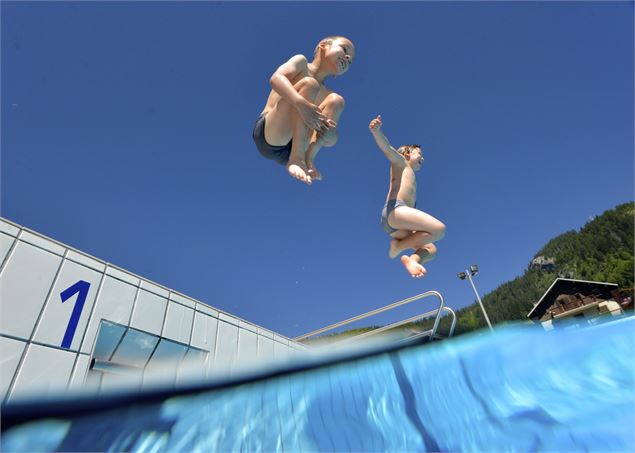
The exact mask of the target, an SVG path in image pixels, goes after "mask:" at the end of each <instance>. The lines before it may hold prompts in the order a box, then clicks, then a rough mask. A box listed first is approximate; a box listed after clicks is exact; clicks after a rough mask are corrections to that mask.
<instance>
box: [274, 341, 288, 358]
mask: <svg viewBox="0 0 635 453" xmlns="http://www.w3.org/2000/svg"><path fill="white" fill-rule="evenodd" d="M288 355H289V345H286V344H282V343H280V342H278V341H274V342H273V356H274V357H275V358H276V359H283V358H285V357H287V356H288Z"/></svg>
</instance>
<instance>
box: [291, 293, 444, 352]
mask: <svg viewBox="0 0 635 453" xmlns="http://www.w3.org/2000/svg"><path fill="white" fill-rule="evenodd" d="M429 296H436V297H437V298H438V299H439V306H438V307H437V308H436V309H434V310H431V311H428V312H425V313H422V314H419V315H415V316H413V317H411V318H408V319H404V320H402V321H397V322H394V323H392V324H389V325H387V326H383V327H379V328H377V329H373V330H371V331H369V332H364V333H361V334H359V335H355V336H353V337H349V338H345V339H343V340H339V341H338V342H340V343H341V342H348V341H357V340H360V339H362V338H366V337H369V336H371V335H376V334H378V333H381V332H385V331H387V330H390V329H394V328H396V327H399V326H402V325H404V324H408V323H411V322H415V321H417V320H420V319H424V318H427V317H428V316H431V315H435V318H434V324H433V325H432V329H431V330H426V331H425V332H420V333H418V334H416V335H413V336H411V337H408V338H406V339H404V340H413V339H415V338H419V337H422V336H425V335H429V336H430V339H434V337H435V335H436V332H437V328H438V327H439V321H440V319H441V315H442V314H443V312H448V313H450V315H451V316H452V325H451V327H450V332H449V334H448V337H451V336H452V334H453V333H454V327H455V326H456V314H455V313H454V310H452V309H451V308H450V307H445V306H444V303H445V302H444V300H443V296H442V295H441V293H439V292H438V291H426V292H425V293H421V294H417V295H416V296H412V297H409V298H407V299H403V300H400V301H397V302H394V303H392V304H389V305H386V306H384V307H381V308H377V309H375V310H371V311H369V312H366V313H362V314H361V315H358V316H354V317H352V318H349V319H345V320H344V321H340V322H337V323H335V324H331V325H328V326H326V327H322V328H321V329H317V330H314V331H312V332H309V333H306V334H304V335H300V336H299V337H295V338H294V339H293V340H294V341H298V342H300V341H302V340H306V339H308V338H311V337H313V336H315V335H318V334H321V333H324V332H328V331H329V330H333V329H337V328H338V327H341V326H344V325H346V324H350V323H352V322H355V321H359V320H360V319H364V318H368V317H370V316H374V315H377V314H379V313H383V312H385V311H388V310H392V309H393V308H397V307H401V306H402V305H406V304H409V303H412V302H415V301H417V300H420V299H424V298H426V297H429Z"/></svg>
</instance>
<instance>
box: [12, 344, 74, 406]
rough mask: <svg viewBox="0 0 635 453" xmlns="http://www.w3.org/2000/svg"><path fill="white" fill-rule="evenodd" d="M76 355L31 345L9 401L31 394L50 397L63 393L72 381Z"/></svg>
mask: <svg viewBox="0 0 635 453" xmlns="http://www.w3.org/2000/svg"><path fill="white" fill-rule="evenodd" d="M75 355H76V354H74V353H72V352H68V351H62V350H61V349H53V348H49V347H45V346H39V345H36V344H31V345H29V347H28V349H27V352H26V356H25V358H24V362H23V363H22V366H21V367H20V369H19V370H18V375H17V379H16V382H15V385H14V387H13V390H12V391H11V394H10V395H9V401H11V400H13V399H14V398H16V397H18V396H26V395H29V394H31V393H36V394H37V395H49V396H57V395H59V394H60V393H63V392H64V391H65V390H66V387H67V385H68V382H69V380H70V376H71V372H72V370H73V363H74V362H75Z"/></svg>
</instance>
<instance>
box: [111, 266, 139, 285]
mask: <svg viewBox="0 0 635 453" xmlns="http://www.w3.org/2000/svg"><path fill="white" fill-rule="evenodd" d="M106 274H108V275H110V276H111V277H115V278H117V279H119V280H123V281H124V282H126V283H129V284H131V285H132V286H139V284H140V283H141V282H140V280H139V279H138V278H137V277H135V276H134V275H131V274H128V273H127V272H124V271H122V270H119V269H117V268H116V267H112V266H108V267H107V268H106Z"/></svg>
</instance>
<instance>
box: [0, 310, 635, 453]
mask: <svg viewBox="0 0 635 453" xmlns="http://www.w3.org/2000/svg"><path fill="white" fill-rule="evenodd" d="M634 327H635V320H634V319H633V318H632V317H631V318H626V319H623V320H620V321H616V322H610V323H606V324H602V325H600V326H597V327H593V328H587V329H581V330H562V331H553V332H544V331H542V330H540V329H538V328H535V327H528V326H509V327H504V328H500V329H498V330H497V332H496V334H494V335H492V334H489V333H482V334H481V335H479V336H470V337H459V338H456V339H453V340H446V341H442V342H434V343H431V344H424V345H407V346H403V347H400V348H398V349H395V348H386V347H379V348H377V347H374V350H373V351H368V350H363V351H353V352H348V353H340V354H339V356H338V357H334V356H333V354H330V355H327V356H324V357H317V358H316V357H311V358H308V359H305V360H304V361H299V362H296V363H294V364H291V365H290V366H287V367H286V368H285V369H277V370H272V371H269V372H265V373H261V374H260V375H259V376H252V377H249V378H245V379H241V380H239V381H238V382H233V383H231V382H224V383H217V384H208V385H207V387H201V386H199V387H190V388H189V389H185V390H181V393H179V392H178V391H176V392H173V391H170V392H155V393H153V394H145V395H141V396H139V395H118V396H114V397H112V398H110V399H106V400H101V401H99V402H95V403H92V404H93V407H92V408H91V402H90V400H86V399H84V400H81V401H80V403H79V404H77V403H76V404H75V407H71V406H68V403H69V401H68V400H67V401H66V403H64V402H62V401H59V402H57V403H51V404H47V405H46V406H41V405H38V406H34V405H30V406H29V405H23V406H21V407H20V406H15V407H11V406H9V407H5V408H4V410H3V415H2V417H3V427H2V429H3V432H2V434H3V436H2V440H1V447H2V451H139V452H141V451H144V452H145V451H150V452H159V451H171V452H172V451H187V452H194V451H201V452H207V451H293V452H296V451H297V452H302V451H453V452H454V451H558V452H562V451H635V440H634V436H633V430H632V427H633V426H635V416H634V415H635V387H634V384H635V379H634V365H633V357H634V356H635V336H634V335H633V333H634ZM63 404H66V405H67V406H68V407H67V406H64V405H63Z"/></svg>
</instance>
